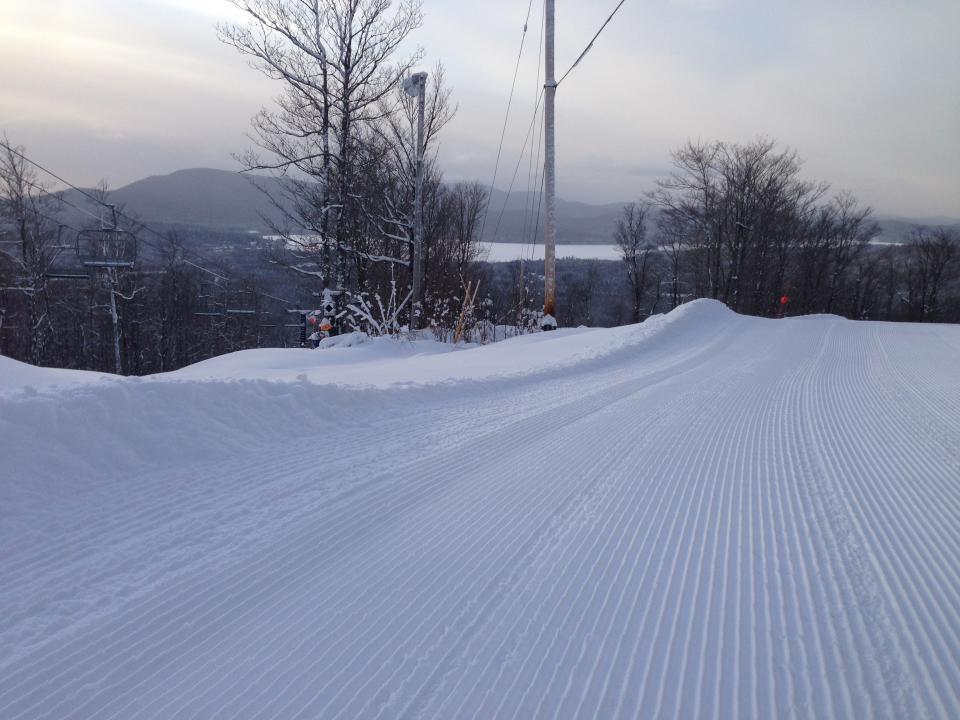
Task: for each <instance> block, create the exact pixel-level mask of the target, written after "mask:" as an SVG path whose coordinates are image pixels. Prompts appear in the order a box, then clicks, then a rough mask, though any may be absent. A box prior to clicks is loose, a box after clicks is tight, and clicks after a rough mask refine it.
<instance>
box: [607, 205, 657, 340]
mask: <svg viewBox="0 0 960 720" xmlns="http://www.w3.org/2000/svg"><path fill="white" fill-rule="evenodd" d="M649 213H650V208H649V206H647V205H639V204H637V203H630V204H629V205H625V206H624V208H623V213H622V214H621V216H620V219H619V220H618V221H617V227H616V230H614V233H613V237H614V240H615V241H616V243H617V248H618V249H619V250H620V257H621V258H622V259H623V262H624V265H626V268H627V279H628V280H629V282H630V288H631V290H632V292H633V321H634V322H640V321H641V320H643V316H644V312H643V299H644V296H645V295H646V292H647V283H648V270H649V267H650V259H651V256H652V255H653V253H654V252H655V251H656V248H655V247H654V246H653V244H652V243H650V242H648V241H647V217H648V215H649Z"/></svg>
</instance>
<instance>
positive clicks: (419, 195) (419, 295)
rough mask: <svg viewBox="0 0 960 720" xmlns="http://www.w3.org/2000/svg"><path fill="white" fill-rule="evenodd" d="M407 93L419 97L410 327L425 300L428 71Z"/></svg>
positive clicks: (412, 80) (408, 83) (407, 83)
mask: <svg viewBox="0 0 960 720" xmlns="http://www.w3.org/2000/svg"><path fill="white" fill-rule="evenodd" d="M403 89H404V91H406V93H407V95H410V96H411V97H415V98H417V104H418V108H417V181H416V193H415V198H414V209H413V258H412V260H413V262H412V266H413V267H412V268H411V269H412V270H413V298H412V306H411V312H410V328H411V330H416V329H417V326H418V325H419V317H418V314H419V312H420V309H421V308H420V303H421V301H422V300H423V153H424V146H423V113H424V106H425V105H426V96H427V73H425V72H419V73H414V74H413V75H411V76H410V77H408V78H407V79H406V80H404V81H403Z"/></svg>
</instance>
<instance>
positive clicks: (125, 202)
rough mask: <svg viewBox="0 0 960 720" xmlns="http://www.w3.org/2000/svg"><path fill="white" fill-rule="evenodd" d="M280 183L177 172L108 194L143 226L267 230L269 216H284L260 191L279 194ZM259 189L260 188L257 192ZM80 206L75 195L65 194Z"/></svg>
mask: <svg viewBox="0 0 960 720" xmlns="http://www.w3.org/2000/svg"><path fill="white" fill-rule="evenodd" d="M279 183H280V181H279V180H276V179H274V178H270V177H262V176H252V175H244V174H241V173H236V172H230V171H227V170H210V169H192V170H178V171H177V172H174V173H171V174H170V175H154V176H152V177H148V178H145V179H143V180H138V181H137V182H134V183H131V184H130V185H127V186H125V187H122V188H118V189H116V190H112V191H111V193H110V198H111V202H114V203H116V204H117V205H122V206H124V208H125V212H126V213H127V214H128V215H132V216H133V217H136V218H137V219H138V220H141V221H142V222H145V223H158V224H162V225H168V226H169V225H190V226H196V227H202V228H208V229H211V230H219V231H256V232H266V231H268V229H269V223H267V222H265V221H264V219H263V218H267V219H269V220H272V221H274V222H277V223H282V221H283V214H282V213H281V212H280V211H279V210H277V208H276V207H274V206H273V204H272V203H271V202H270V200H269V199H268V197H267V196H266V195H265V194H264V193H263V191H262V189H267V190H272V191H273V192H272V194H273V195H274V196H278V197H279V196H280V193H278V192H277V191H278V190H279V189H280V187H279ZM261 188H262V189H261ZM65 197H66V199H68V200H70V202H73V203H76V204H79V203H80V202H82V197H80V196H79V194H78V193H76V192H74V191H70V192H68V193H67V194H66V195H65Z"/></svg>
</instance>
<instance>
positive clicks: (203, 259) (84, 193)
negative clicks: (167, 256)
mask: <svg viewBox="0 0 960 720" xmlns="http://www.w3.org/2000/svg"><path fill="white" fill-rule="evenodd" d="M0 147H3V148H4V149H6V150H8V151H9V152H11V153H13V154H14V155H16V156H18V157H19V158H21V159H22V160H23V161H25V162H27V163H30V164H31V165H33V166H34V167H35V168H37V169H38V170H40V171H41V172H44V173H46V174H47V175H49V176H50V177H52V178H54V179H55V180H57V181H58V182H60V183H62V184H63V185H65V186H67V187H68V188H70V189H71V190H74V191H75V192H77V193H79V194H80V195H82V196H83V197H85V198H87V199H88V200H90V201H91V202H93V203H94V204H96V205H100V206H103V207H105V208H107V209H108V210H110V211H112V212H115V213H116V215H117V217H118V218H123V219H124V220H126V221H128V222H130V223H132V224H133V225H134V226H136V227H137V228H139V229H142V230H144V231H146V232H147V233H149V234H151V235H154V236H156V237H158V238H159V239H160V240H162V241H164V242H166V241H168V240H169V237H168V236H166V235H164V234H163V233H161V232H159V231H158V230H155V229H154V228H152V227H150V226H149V225H146V224H145V223H143V222H141V221H140V220H137V219H136V218H133V217H130V216H129V215H127V214H126V213H124V212H123V211H121V210H118V209H117V208H116V206H114V205H111V204H110V203H108V202H105V201H103V200H101V199H100V198H98V197H96V196H95V195H93V194H91V193H90V192H88V191H87V190H84V189H83V188H80V187H77V186H76V185H74V184H73V183H71V182H70V181H68V180H66V179H64V178H63V177H62V176H60V175H58V174H57V173H55V172H53V171H52V170H50V169H49V168H47V167H44V166H43V165H41V164H40V163H38V162H37V161H36V160H33V159H32V158H30V157H28V156H27V155H25V154H24V153H22V152H21V151H19V150H17V149H16V148H14V147H11V146H10V145H8V144H6V143H5V142H3V141H2V140H0ZM29 184H30V185H31V186H32V187H34V188H35V189H43V188H40V186H37V185H35V184H33V183H29ZM43 190H44V191H45V192H47V193H48V194H50V193H49V191H48V190H46V189H43ZM56 197H57V199H58V201H60V202H62V203H64V204H65V205H68V206H69V207H72V208H74V209H75V210H77V211H79V212H81V213H84V214H86V215H88V216H90V217H92V218H94V219H95V220H98V221H102V220H103V218H102V217H100V216H98V215H95V214H94V213H93V212H91V211H90V210H87V209H85V208H82V207H80V206H79V205H76V204H75V203H72V202H70V201H69V200H67V199H66V198H65V197H63V195H62V194H59V195H57V196H56ZM140 242H142V243H143V244H144V245H146V246H147V247H150V248H153V249H154V250H156V251H157V252H163V251H164V248H162V247H160V246H158V245H157V244H155V243H151V242H149V241H147V240H144V239H141V240H140ZM180 249H181V251H182V252H183V253H187V252H189V253H190V254H191V255H193V257H195V258H197V259H198V260H200V261H201V262H205V263H208V264H211V265H213V264H216V263H214V262H212V261H211V260H210V259H209V258H206V257H204V256H203V255H201V254H200V253H198V252H196V251H195V250H187V249H186V248H183V247H181V248H180ZM180 261H181V262H182V263H183V264H184V265H188V266H190V267H192V268H194V269H196V270H199V271H201V272H204V273H206V274H208V275H210V276H212V277H214V278H217V279H218V280H222V281H223V282H236V281H235V280H233V279H232V278H230V277H229V276H228V275H226V274H224V273H220V272H216V271H214V270H210V269H209V268H207V267H204V266H203V265H200V264H199V263H196V262H193V261H192V260H189V259H188V258H186V257H183V256H182V255H181V257H180ZM241 284H242V283H241ZM257 294H258V295H260V296H261V297H264V298H267V299H269V300H274V301H275V302H279V303H281V304H284V305H287V306H288V307H294V306H295V305H296V303H293V302H291V301H290V300H288V299H286V298H281V297H278V296H276V295H272V294H270V293H265V292H258V293H257Z"/></svg>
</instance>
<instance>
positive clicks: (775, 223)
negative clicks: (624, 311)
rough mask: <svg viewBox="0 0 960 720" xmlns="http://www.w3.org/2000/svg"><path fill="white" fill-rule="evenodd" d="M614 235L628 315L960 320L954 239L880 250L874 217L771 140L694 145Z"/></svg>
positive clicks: (933, 236) (919, 233)
mask: <svg viewBox="0 0 960 720" xmlns="http://www.w3.org/2000/svg"><path fill="white" fill-rule="evenodd" d="M673 163H674V171H673V173H672V174H671V175H670V176H669V177H667V178H663V179H661V180H660V181H659V182H658V183H657V187H656V189H655V190H654V191H653V192H651V193H649V194H648V195H647V197H646V199H645V201H644V202H643V203H635V204H631V205H629V206H628V207H626V208H625V209H624V213H623V217H622V218H621V220H620V221H619V223H618V225H617V228H616V230H615V233H614V239H615V241H616V242H617V244H618V246H619V247H620V250H621V254H622V256H623V260H624V264H625V265H626V270H627V278H628V281H629V286H630V290H631V304H632V310H633V317H634V319H636V320H639V319H642V318H643V317H644V316H645V315H647V314H650V313H652V312H660V311H663V310H669V309H671V308H673V307H676V306H677V305H678V304H680V303H681V302H684V301H686V300H689V299H691V298H701V297H705V298H714V299H717V300H720V301H722V302H724V303H725V304H727V305H728V306H729V307H730V308H732V309H733V310H736V311H737V312H740V313H745V314H749V315H759V316H764V317H775V316H780V315H807V314H812V313H833V314H837V315H842V316H844V317H848V318H852V319H862V320H891V321H897V320H905V321H914V322H927V321H930V322H958V321H960V233H958V230H957V229H951V228H945V227H937V228H925V227H917V228H915V229H914V231H913V233H912V235H911V237H910V239H909V241H908V242H907V243H906V244H890V245H883V244H880V243H881V242H882V240H881V238H880V236H879V228H878V226H877V225H876V224H875V223H874V222H873V220H872V219H871V218H872V210H871V209H870V208H867V207H863V206H862V205H861V204H860V203H859V202H858V201H857V199H856V198H855V197H853V196H852V195H850V194H849V193H840V194H837V195H832V196H831V195H830V192H829V187H828V186H827V185H826V184H823V183H815V182H810V181H807V180H804V179H803V178H802V177H801V166H802V163H801V160H800V159H799V157H798V156H797V154H796V153H795V152H791V151H782V150H778V149H777V146H776V144H775V143H774V142H773V141H772V140H767V139H761V140H758V141H756V142H753V143H749V144H745V145H740V144H732V143H723V142H714V143H689V144H688V145H686V146H685V147H683V148H681V149H680V150H678V151H677V152H675V153H674V155H673Z"/></svg>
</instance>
